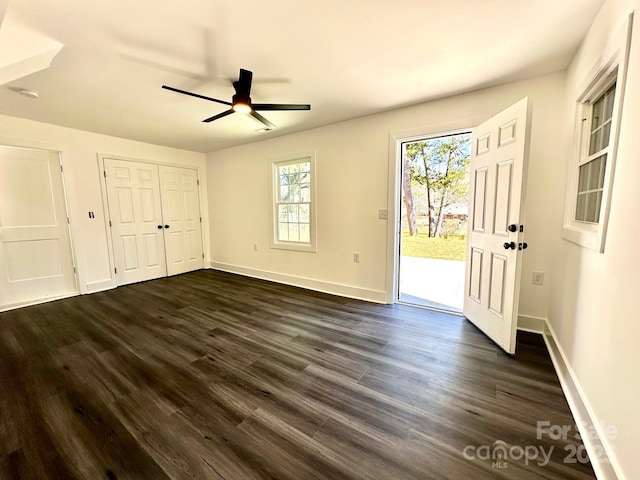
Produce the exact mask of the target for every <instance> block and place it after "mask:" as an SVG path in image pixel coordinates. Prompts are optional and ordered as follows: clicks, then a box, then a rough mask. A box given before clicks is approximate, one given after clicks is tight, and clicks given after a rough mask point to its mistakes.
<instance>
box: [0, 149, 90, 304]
mask: <svg viewBox="0 0 640 480" xmlns="http://www.w3.org/2000/svg"><path fill="white" fill-rule="evenodd" d="M36 143H37V142H36ZM0 147H7V148H15V149H19V150H37V151H48V152H51V153H54V154H55V155H56V156H57V157H58V165H60V181H61V183H62V197H63V198H64V209H65V213H66V215H67V232H68V233H69V248H70V249H71V261H72V262H73V282H74V286H75V292H72V293H67V294H64V295H60V296H57V297H48V298H45V299H38V300H31V301H28V302H22V303H16V304H9V305H5V306H0V312H4V311H7V310H13V309H15V308H22V307H28V306H30V305H38V304H40V303H46V302H51V301H53V300H60V299H62V298H70V297H75V296H78V295H80V278H79V275H80V268H79V267H78V259H77V256H76V249H75V244H74V242H73V232H72V229H71V221H72V219H71V209H70V208H69V197H68V195H67V182H66V179H65V174H64V165H63V161H62V152H61V151H60V150H58V149H57V148H54V147H52V146H47V145H44V144H43V145H41V146H33V145H27V144H23V143H21V142H18V143H16V142H11V141H3V139H2V138H0Z"/></svg>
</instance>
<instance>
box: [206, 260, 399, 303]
mask: <svg viewBox="0 0 640 480" xmlns="http://www.w3.org/2000/svg"><path fill="white" fill-rule="evenodd" d="M211 268H213V269H214V270H221V271H223V272H229V273H237V274H238V275H244V276H246V277H253V278H259V279H261V280H269V281H272V282H276V283H283V284H285V285H292V286H294V287H301V288H306V289H309V290H315V291H317V292H323V293H330V294H332V295H339V296H341V297H347V298H355V299H358V300H366V301H368V302H374V303H387V302H386V293H385V292H383V291H381V290H369V289H366V288H360V287H354V286H351V285H342V284H339V283H332V282H325V281H323V280H315V279H313V278H306V277H298V276H295V275H288V274H285V273H277V272H271V271H268V270H259V269H257V268H248V267H241V266H239V265H231V264H228V263H219V262H211Z"/></svg>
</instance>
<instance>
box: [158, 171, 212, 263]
mask: <svg viewBox="0 0 640 480" xmlns="http://www.w3.org/2000/svg"><path fill="white" fill-rule="evenodd" d="M158 170H159V172H160V190H161V192H162V193H161V197H162V217H163V219H164V228H165V230H164V238H165V243H166V252H167V254H166V258H167V272H168V273H169V275H177V274H179V273H185V272H190V271H192V270H199V269H201V268H203V266H204V260H203V256H202V224H201V223H200V222H201V218H200V200H199V195H198V172H197V170H194V169H191V168H179V167H167V166H164V165H160V166H159V167H158Z"/></svg>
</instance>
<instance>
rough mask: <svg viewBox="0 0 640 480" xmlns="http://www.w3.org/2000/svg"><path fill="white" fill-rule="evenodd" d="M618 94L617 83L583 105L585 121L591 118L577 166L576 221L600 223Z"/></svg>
mask: <svg viewBox="0 0 640 480" xmlns="http://www.w3.org/2000/svg"><path fill="white" fill-rule="evenodd" d="M615 93H616V85H615V83H614V84H613V85H612V86H611V87H609V88H608V89H607V91H606V92H605V93H603V94H602V95H601V96H600V97H599V98H598V99H597V100H596V101H595V102H593V104H591V103H589V102H587V103H585V105H584V109H585V110H586V111H585V114H586V115H585V119H584V120H583V122H584V123H587V122H588V120H590V123H591V125H590V128H589V130H588V135H587V136H586V137H587V138H586V139H585V141H586V142H588V143H589V148H588V149H587V148H586V147H583V152H582V155H581V158H580V161H579V165H578V194H577V199H576V208H575V220H576V221H578V222H587V223H598V222H599V220H600V207H601V206H602V193H603V191H604V174H605V169H606V166H607V156H608V155H609V150H610V149H609V143H610V142H609V140H610V138H611V123H612V115H613V101H614V98H615Z"/></svg>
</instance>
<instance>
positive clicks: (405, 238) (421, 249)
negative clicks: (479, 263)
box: [401, 232, 467, 260]
mask: <svg viewBox="0 0 640 480" xmlns="http://www.w3.org/2000/svg"><path fill="white" fill-rule="evenodd" d="M466 247H467V241H466V239H464V240H461V239H459V238H442V237H435V238H429V237H428V236H427V234H426V233H419V234H418V235H415V236H413V237H410V236H409V233H408V232H402V249H401V255H402V256H405V257H421V258H437V259H442V260H464V259H465V251H466Z"/></svg>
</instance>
